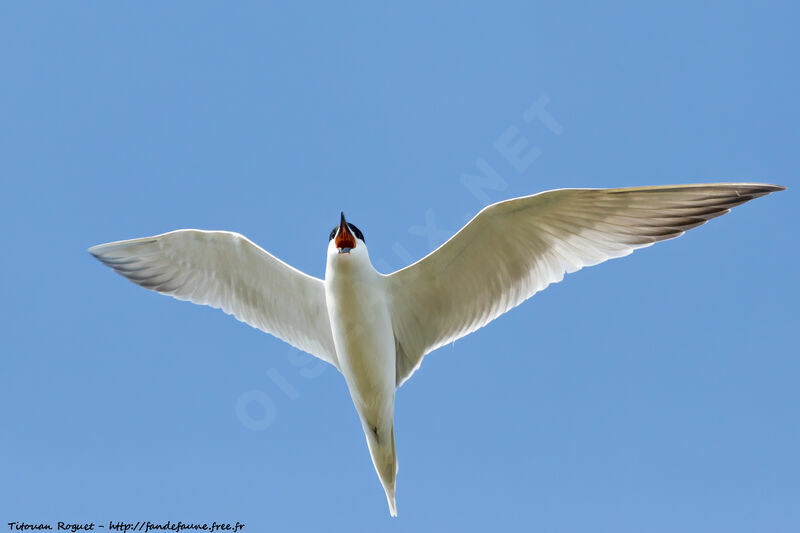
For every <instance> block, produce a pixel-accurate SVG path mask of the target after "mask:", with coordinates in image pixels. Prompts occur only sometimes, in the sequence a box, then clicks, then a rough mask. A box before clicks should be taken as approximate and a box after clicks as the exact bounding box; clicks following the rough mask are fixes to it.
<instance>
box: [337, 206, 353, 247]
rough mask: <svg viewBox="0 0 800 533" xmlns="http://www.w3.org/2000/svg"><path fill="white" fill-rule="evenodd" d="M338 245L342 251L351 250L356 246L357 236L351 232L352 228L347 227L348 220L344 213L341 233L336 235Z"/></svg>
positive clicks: (340, 223)
mask: <svg viewBox="0 0 800 533" xmlns="http://www.w3.org/2000/svg"><path fill="white" fill-rule="evenodd" d="M335 244H336V247H337V248H338V249H339V250H340V251H341V250H343V249H344V250H345V251H348V252H349V251H350V250H352V249H353V248H355V247H356V238H355V237H354V236H353V234H352V233H350V228H348V227H347V221H346V220H345V219H344V213H342V220H341V222H339V233H338V234H337V235H336V243H335Z"/></svg>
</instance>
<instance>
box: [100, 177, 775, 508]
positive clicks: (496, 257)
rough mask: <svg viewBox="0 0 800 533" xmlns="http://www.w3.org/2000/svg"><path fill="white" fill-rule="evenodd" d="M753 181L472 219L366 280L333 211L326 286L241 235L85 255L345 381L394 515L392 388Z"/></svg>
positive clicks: (369, 272)
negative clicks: (425, 251)
mask: <svg viewBox="0 0 800 533" xmlns="http://www.w3.org/2000/svg"><path fill="white" fill-rule="evenodd" d="M782 189H783V187H779V186H775V185H766V184H760V183H717V184H699V185H669V186H661V187H634V188H627V189H560V190H555V191H548V192H544V193H540V194H536V195H532V196H526V197H522V198H515V199H511V200H506V201H504V202H499V203H497V204H493V205H491V206H488V207H486V208H485V209H483V210H482V211H481V212H480V213H478V215H477V216H476V217H475V218H473V219H472V220H471V221H470V222H469V223H468V224H467V225H466V226H464V227H463V228H462V229H461V230H460V231H459V232H458V233H457V234H456V235H455V236H453V237H452V238H451V239H450V240H448V241H447V242H446V243H445V244H443V245H442V246H440V247H439V248H438V249H436V250H435V251H434V252H432V253H431V254H429V255H427V256H426V257H424V258H423V259H421V260H419V261H418V262H416V263H414V264H413V265H410V266H408V267H406V268H403V269H401V270H399V271H397V272H394V273H392V274H389V275H384V274H381V273H379V272H378V271H376V270H375V268H374V267H373V266H372V263H371V261H370V259H369V253H368V252H367V247H366V244H365V242H364V237H363V235H362V234H361V232H360V231H359V230H358V228H356V227H355V226H353V225H352V224H350V223H348V222H347V221H346V220H345V218H344V215H343V214H342V216H341V220H340V223H339V225H338V226H337V227H335V228H334V229H333V231H331V234H330V239H329V244H328V253H327V264H326V270H325V280H324V281H323V280H320V279H317V278H314V277H311V276H308V275H306V274H304V273H302V272H300V271H298V270H296V269H294V268H292V267H290V266H289V265H287V264H286V263H283V262H282V261H280V260H278V259H277V258H275V257H274V256H272V255H271V254H269V253H267V252H266V251H264V250H263V249H261V248H259V247H258V246H256V245H255V244H253V243H252V242H250V241H249V240H247V239H246V238H244V237H243V236H241V235H239V234H236V233H230V232H220V231H201V230H178V231H173V232H170V233H165V234H162V235H157V236H154V237H145V238H141V239H133V240H129V241H118V242H113V243H109V244H103V245H99V246H94V247H92V248H90V249H89V251H90V253H92V254H93V255H94V256H95V257H97V258H98V259H99V260H101V261H102V262H103V263H105V264H107V265H108V266H110V267H112V268H113V269H114V270H116V271H117V272H119V273H120V274H122V275H124V276H125V277H127V278H129V279H130V280H131V281H133V282H135V283H137V284H139V285H142V286H143V287H146V288H148V289H152V290H156V291H158V292H162V293H165V294H169V295H172V296H174V297H175V298H178V299H181V300H189V301H192V302H194V303H198V304H207V305H211V306H213V307H219V308H222V309H223V310H224V311H225V312H227V313H230V314H233V315H235V316H236V317H237V318H238V319H239V320H241V321H243V322H246V323H248V324H250V325H252V326H254V327H257V328H259V329H261V330H263V331H266V332H268V333H271V334H273V335H275V336H277V337H279V338H281V339H283V340H285V341H286V342H289V343H290V344H292V345H294V346H296V347H297V348H299V349H301V350H304V351H307V352H309V353H311V354H312V355H315V356H316V357H318V358H320V359H322V360H324V361H326V362H328V363H330V364H332V365H333V366H335V367H336V368H337V369H338V370H339V371H340V372H341V373H342V375H343V376H344V378H345V381H346V383H347V387H348V390H349V391H350V396H351V398H352V400H353V404H354V406H355V408H356V411H357V413H358V416H359V419H360V420H361V424H362V427H363V429H364V434H365V436H366V440H367V446H368V448H369V451H370V455H371V457H372V462H373V465H374V466H375V470H376V472H377V473H378V477H379V478H380V480H381V484H382V485H383V488H384V491H385V493H386V497H387V500H388V503H389V510H390V513H391V514H392V516H396V514H397V510H396V506H395V478H396V475H397V455H396V451H395V442H394V400H395V389H396V388H397V387H399V386H400V385H401V384H402V383H403V382H404V381H406V380H407V379H408V378H409V377H411V375H412V374H413V373H414V371H415V370H416V369H417V368H418V367H419V365H420V364H421V362H422V359H423V357H424V356H425V355H426V354H428V353H430V352H431V351H433V350H435V349H436V348H438V347H439V346H442V345H444V344H447V343H449V342H452V341H454V340H456V339H458V338H461V337H463V336H465V335H467V334H469V333H470V332H472V331H475V330H476V329H478V328H480V327H482V326H484V325H486V324H487V323H489V322H490V321H492V320H494V319H495V318H497V317H498V316H500V315H502V314H503V313H505V312H506V311H508V310H509V309H511V308H513V307H515V306H517V305H519V304H520V303H522V302H523V301H524V300H526V299H528V298H530V297H531V296H533V295H534V294H535V293H536V292H538V291H540V290H542V289H544V288H545V287H547V286H548V285H549V284H550V283H555V282H558V281H561V279H562V278H563V276H564V274H565V273H569V272H574V271H576V270H579V269H581V268H582V267H584V266H590V265H594V264H597V263H601V262H603V261H605V260H607V259H611V258H614V257H621V256H625V255H628V254H630V253H631V252H632V251H633V250H635V249H638V248H642V247H646V246H649V245H651V244H653V243H655V242H658V241H661V240H666V239H671V238H674V237H678V236H680V235H682V234H683V233H684V232H685V231H687V230H689V229H691V228H695V227H697V226H700V225H702V224H704V223H705V222H707V221H708V220H710V219H711V218H715V217H717V216H720V215H723V214H725V213H727V212H728V211H729V210H730V208H732V207H735V206H737V205H740V204H743V203H745V202H747V201H749V200H752V199H753V198H757V197H759V196H764V195H766V194H769V193H771V192H775V191H778V190H782Z"/></svg>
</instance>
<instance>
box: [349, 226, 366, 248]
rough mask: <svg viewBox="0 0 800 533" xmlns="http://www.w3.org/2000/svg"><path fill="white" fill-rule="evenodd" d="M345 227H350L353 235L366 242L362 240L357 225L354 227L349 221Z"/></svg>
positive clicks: (362, 237)
mask: <svg viewBox="0 0 800 533" xmlns="http://www.w3.org/2000/svg"><path fill="white" fill-rule="evenodd" d="M347 227H348V228H350V231H352V232H353V235H355V236H356V238H358V239H361V242H363V243H366V242H367V241H365V240H364V234H363V233H361V230H360V229H358V228H357V227H355V226H354V225H352V224H351V223H349V222H348V223H347Z"/></svg>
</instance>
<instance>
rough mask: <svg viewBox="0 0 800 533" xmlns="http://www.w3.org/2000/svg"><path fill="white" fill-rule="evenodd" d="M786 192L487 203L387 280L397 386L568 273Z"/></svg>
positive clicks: (739, 186) (728, 190)
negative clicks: (430, 357)
mask: <svg viewBox="0 0 800 533" xmlns="http://www.w3.org/2000/svg"><path fill="white" fill-rule="evenodd" d="M782 189H783V187H779V186H776V185H765V184H760V183H717V184H702V185H670V186H662V187H633V188H627V189H559V190H554V191H548V192H543V193H540V194H535V195H533V196H525V197H522V198H515V199H512V200H507V201H504V202H499V203H496V204H493V205H490V206H488V207H486V208H485V209H483V210H482V211H481V212H480V213H478V215H477V216H475V218H473V219H472V220H471V221H470V222H469V223H468V224H467V225H466V226H464V227H463V228H461V230H460V231H459V232H458V233H457V234H456V235H454V236H453V237H452V238H451V239H450V240H448V241H447V242H446V243H444V244H443V245H442V246H440V247H439V248H437V249H436V250H434V251H433V252H432V253H430V254H429V255H427V256H426V257H424V258H423V259H421V260H419V261H418V262H416V263H414V264H413V265H411V266H409V267H406V268H404V269H402V270H398V271H397V272H394V273H393V274H390V275H389V276H387V283H388V291H389V295H390V298H391V309H392V327H393V328H394V334H395V345H396V348H397V368H396V376H397V377H396V381H397V385H398V386H400V385H401V384H402V383H403V381H405V380H406V379H408V378H409V377H410V376H411V374H412V373H413V372H414V370H416V369H417V367H418V366H419V364H420V362H421V361H422V357H423V356H424V355H425V354H427V353H429V352H431V351H433V350H435V349H436V348H438V347H439V346H442V345H444V344H447V343H449V342H452V341H454V340H456V339H458V338H460V337H463V336H464V335H467V334H468V333H470V332H472V331H475V330H476V329H478V328H480V327H482V326H484V325H486V324H487V323H489V322H490V321H492V320H494V319H495V318H497V317H498V316H500V315H501V314H503V313H505V312H506V311H508V310H509V309H511V308H512V307H515V306H517V305H519V304H520V303H522V302H523V301H524V300H526V299H528V298H530V297H531V296H533V295H534V294H535V293H537V292H538V291H540V290H542V289H544V288H545V287H547V286H548V285H549V284H551V283H555V282H558V281H561V279H562V278H563V277H564V274H565V273H569V272H575V271H576V270H579V269H581V268H583V267H585V266H590V265H596V264H598V263H601V262H603V261H605V260H607V259H611V258H614V257H622V256H625V255H628V254H630V253H631V252H632V251H633V250H635V249H637V248H642V247H645V246H650V245H651V244H653V243H655V242H657V241H662V240H665V239H672V238H674V237H678V236H680V235H683V233H684V232H685V231H686V230H688V229H691V228H695V227H697V226H699V225H701V224H705V223H706V222H707V221H708V220H710V219H712V218H714V217H718V216H720V215H723V214H725V213H727V212H728V211H729V210H730V208H732V207H734V206H737V205H740V204H743V203H745V202H747V201H749V200H752V199H753V198H757V197H759V196H764V195H765V194H769V193H771V192H774V191H779V190H782Z"/></svg>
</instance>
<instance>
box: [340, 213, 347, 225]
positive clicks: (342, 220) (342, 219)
mask: <svg viewBox="0 0 800 533" xmlns="http://www.w3.org/2000/svg"><path fill="white" fill-rule="evenodd" d="M339 213H341V215H342V218H341V220H340V221H339V222H340V223H341V224H344V223H345V222H346V220H345V219H344V211H339Z"/></svg>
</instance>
